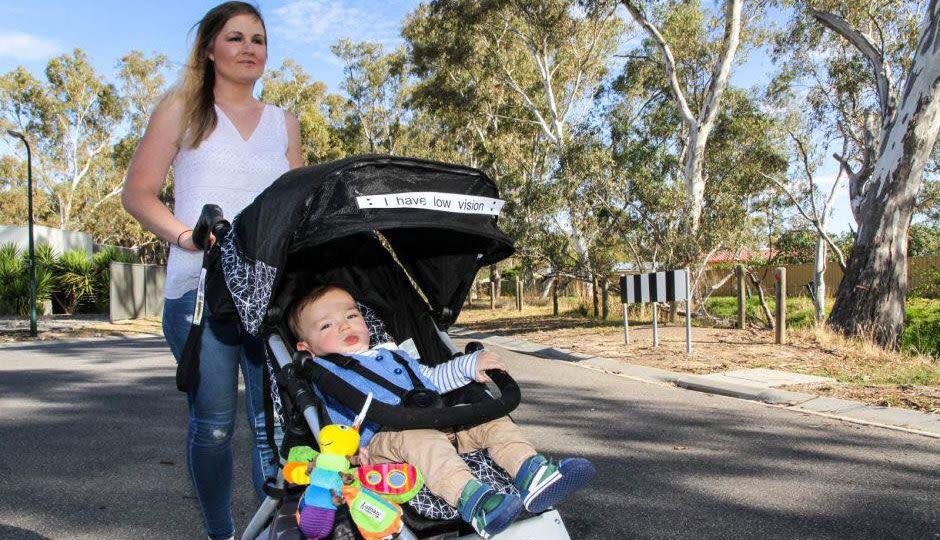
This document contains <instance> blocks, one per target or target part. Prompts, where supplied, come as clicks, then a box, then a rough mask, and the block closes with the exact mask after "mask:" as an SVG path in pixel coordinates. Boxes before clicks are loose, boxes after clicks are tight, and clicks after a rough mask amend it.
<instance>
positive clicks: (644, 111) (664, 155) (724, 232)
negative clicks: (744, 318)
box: [608, 2, 786, 292]
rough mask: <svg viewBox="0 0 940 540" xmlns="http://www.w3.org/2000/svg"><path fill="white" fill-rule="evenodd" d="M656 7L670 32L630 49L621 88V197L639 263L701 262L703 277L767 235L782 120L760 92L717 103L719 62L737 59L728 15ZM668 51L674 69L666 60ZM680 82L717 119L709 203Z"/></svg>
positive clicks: (614, 130) (613, 126) (780, 164)
mask: <svg viewBox="0 0 940 540" xmlns="http://www.w3.org/2000/svg"><path fill="white" fill-rule="evenodd" d="M653 13H654V14H655V19H656V20H657V21H659V22H657V26H653V25H652V23H651V22H648V24H649V27H650V28H651V29H655V30H656V32H657V34H658V35H659V36H660V39H647V40H644V41H642V42H641V43H639V44H638V45H637V46H636V47H634V48H633V49H632V50H630V51H628V52H627V53H626V54H625V55H624V56H625V58H626V63H625V64H624V67H623V72H622V74H621V76H620V77H619V78H618V79H617V80H616V81H615V82H614V84H613V85H612V86H611V94H612V97H613V103H612V107H611V110H610V112H609V114H608V119H609V122H610V130H611V135H612V140H613V144H614V148H615V157H616V161H617V163H618V165H619V166H620V167H621V170H622V172H621V173H620V174H621V176H622V177H623V178H624V179H629V184H628V185H625V186H624V194H623V197H622V199H621V201H622V202H620V203H619V205H620V206H621V207H623V208H624V210H625V211H626V212H627V213H628V214H629V217H630V218H629V219H628V220H625V221H624V223H625V224H626V225H628V226H629V227H628V228H627V230H626V231H625V233H624V234H625V236H626V238H627V247H628V249H629V252H630V254H631V255H632V256H633V258H634V259H635V261H636V263H637V264H638V265H640V264H648V263H652V265H653V266H660V267H661V266H669V267H674V268H675V267H683V266H688V267H691V268H692V269H693V284H695V285H697V284H698V283H699V282H700V279H701V277H702V276H703V271H704V268H705V261H707V260H708V259H709V258H710V257H711V255H712V254H713V253H714V252H716V251H718V250H719V249H734V248H737V247H740V246H743V245H749V246H750V245H752V244H754V243H756V242H757V234H758V233H757V231H756V229H755V228H756V227H758V226H759V225H761V224H762V223H763V222H762V221H761V218H760V214H759V213H758V212H756V211H755V210H756V209H758V208H759V207H761V205H762V204H763V202H762V201H763V198H764V194H763V192H764V190H765V188H766V187H767V185H768V184H769V182H768V181H767V179H766V178H764V177H763V176H762V173H776V172H778V171H781V170H785V165H786V160H785V156H784V155H783V153H782V151H781V150H782V149H781V148H779V146H778V145H777V144H776V142H775V141H774V140H773V139H772V137H771V135H772V133H773V132H774V131H775V129H776V127H775V126H776V123H777V120H776V118H774V117H773V116H772V115H771V114H768V113H767V112H765V111H763V110H761V108H760V107H759V104H758V102H757V98H756V96H754V95H750V94H749V93H747V92H745V91H742V90H740V89H736V88H734V87H726V88H724V89H722V90H721V92H720V106H719V104H718V103H716V99H717V98H716V96H717V94H718V92H717V89H716V84H717V80H716V73H715V71H716V62H719V60H722V59H727V53H728V51H727V47H726V45H725V43H724V42H723V41H721V40H719V39H717V38H716V37H715V35H716V33H717V28H719V27H724V31H729V29H728V25H727V21H725V22H724V24H719V23H720V21H719V19H718V18H716V17H710V16H709V14H708V12H707V11H706V10H704V9H703V8H702V7H701V6H700V5H699V4H698V3H696V2H670V3H662V4H657V5H656V9H655V10H654V11H653ZM718 35H723V34H718ZM760 37H761V35H760V34H759V33H758V32H756V31H750V32H748V33H747V34H746V35H745V39H744V40H743V41H744V43H745V44H746V45H747V48H750V47H752V46H754V45H756V44H758V43H759V42H760ZM663 44H665V45H666V47H665V49H664V47H663ZM747 48H744V49H742V50H745V51H746V50H747ZM664 50H666V51H668V53H669V58H670V61H669V65H670V66H671V67H670V69H669V70H666V69H664V68H663V66H664V64H663V60H662V57H663V51H664ZM739 58H740V57H739ZM719 64H720V62H719ZM720 71H721V70H719V72H720ZM719 75H720V73H719ZM677 85H678V86H677ZM677 88H678V89H679V90H680V91H681V92H682V95H683V96H685V101H686V105H687V107H688V108H689V110H696V109H698V110H699V111H700V115H701V117H702V118H703V119H705V120H708V122H707V123H708V126H707V129H706V132H707V135H708V138H707V140H708V152H707V153H706V154H701V156H700V157H701V158H702V160H703V161H702V165H701V166H702V170H701V175H700V179H701V180H702V182H701V183H700V184H698V185H699V188H700V189H701V190H702V191H701V194H700V195H698V196H696V197H699V196H700V197H701V199H700V202H694V201H693V200H692V199H691V198H690V193H691V192H690V190H689V187H690V183H689V182H688V177H687V175H686V172H688V171H689V167H688V165H689V151H690V148H691V146H690V133H691V132H690V127H689V123H688V118H689V117H688V114H686V113H687V111H683V110H682V107H681V106H679V105H677V101H676V95H677V94H676V91H677ZM709 103H711V104H712V105H711V106H710V107H714V108H710V107H709V106H707V104H709ZM708 111H712V112H708ZM712 114H713V115H714V116H713V117H712V116H711V115H712ZM696 122H698V121H697V120H696ZM698 140H699V142H702V139H698ZM699 188H696V189H699ZM694 206H698V210H697V212H698V214H699V217H698V219H697V221H698V224H697V225H695V222H696V220H695V219H693V216H692V213H693V212H692V209H693V207H694ZM696 290H697V291H699V292H700V291H701V290H700V289H698V288H697V289H696Z"/></svg>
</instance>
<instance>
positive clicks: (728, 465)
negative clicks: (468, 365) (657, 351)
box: [0, 338, 940, 540]
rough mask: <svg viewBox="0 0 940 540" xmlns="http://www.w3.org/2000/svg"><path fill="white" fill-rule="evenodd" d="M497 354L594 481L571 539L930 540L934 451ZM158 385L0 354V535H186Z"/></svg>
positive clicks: (546, 435) (105, 358)
mask: <svg viewBox="0 0 940 540" xmlns="http://www.w3.org/2000/svg"><path fill="white" fill-rule="evenodd" d="M506 358H507V361H508V364H509V366H510V371H511V372H512V373H513V375H514V376H515V377H516V379H517V380H518V381H519V382H520V385H521V386H522V389H523V404H522V406H521V407H520V408H519V410H518V411H517V412H516V413H515V414H514V418H515V419H516V421H517V422H519V423H520V424H522V425H523V426H524V427H525V430H526V432H527V433H528V434H529V436H530V438H531V439H532V441H533V442H534V443H535V445H536V446H537V447H538V448H540V449H541V450H543V451H544V452H546V453H549V454H551V455H555V456H565V455H581V456H585V457H588V458H590V459H591V460H593V461H594V463H595V464H596V466H597V468H598V473H599V474H598V477H597V478H596V480H595V481H594V483H593V485H592V486H591V488H590V489H589V490H585V491H584V492H582V493H579V494H577V495H576V496H573V497H572V498H571V499H569V500H568V501H566V502H565V503H564V504H562V505H561V507H560V511H561V513H562V515H563V516H564V518H565V521H566V524H567V525H568V528H569V531H570V533H571V536H572V538H575V539H613V538H689V539H696V540H699V539H703V538H787V539H789V538H807V539H809V538H813V539H824V538H879V539H880V538H905V539H908V538H925V539H935V538H940V472H938V471H940V440H937V439H930V438H926V437H922V436H918V435H912V434H907V433H901V432H896V431H889V430H886V429H881V428H876V427H869V426H861V425H855V424H849V423H845V422H841V421H838V420H833V419H828V418H823V417H818V416H810V415H805V414H801V413H795V412H793V411H786V410H781V409H778V408H774V407H770V406H767V405H762V404H758V403H755V402H749V401H741V400H736V399H732V398H724V397H719V396H711V395H707V394H701V393H696V392H691V391H687V390H681V389H677V388H673V387H667V386H660V385H655V384H649V383H642V382H637V381H634V380H630V379H625V378H621V377H617V376H614V375H610V374H606V373H601V372H598V371H594V370H589V369H584V368H581V367H578V366H576V365H573V364H570V363H565V362H559V361H552V360H545V359H539V358H534V357H531V356H526V355H522V354H513V353H506ZM173 376H174V365H173V361H172V358H171V356H170V354H169V352H168V350H167V349H166V347H165V345H164V343H163V342H162V340H160V339H157V338H128V339H121V338H117V339H107V340H84V341H81V340H73V341H60V342H44V343H28V344H13V345H5V346H3V347H0V539H23V540H39V539H43V538H50V539H70V540H86V539H87V540H91V539H96V540H111V539H113V540H119V539H120V540H125V539H130V538H144V539H146V538H155V539H156V538H160V539H166V538H170V539H174V538H179V539H188V538H204V536H203V535H202V534H201V525H200V517H199V513H198V510H197V507H196V501H195V499H194V498H193V497H192V492H191V488H190V486H189V480H188V478H187V477H186V465H185V457H184V448H183V440H184V434H185V418H186V412H185V399H184V396H183V395H182V394H180V393H179V392H177V391H176V389H175V386H174V382H173ZM235 441H236V442H235V444H236V450H235V451H236V456H243V459H241V460H239V461H238V462H239V464H240V465H241V467H240V468H239V469H238V470H236V471H235V475H236V479H235V480H236V485H237V486H238V492H237V493H236V498H235V512H236V517H237V520H238V522H239V524H240V525H244V524H245V523H246V522H247V520H248V518H249V517H250V516H251V514H252V513H253V511H254V507H255V504H256V502H255V501H254V495H253V494H252V492H251V489H250V486H249V484H250V483H249V480H248V471H247V463H248V438H247V426H246V425H245V424H244V422H243V421H242V422H239V425H238V428H237V430H236V435H235Z"/></svg>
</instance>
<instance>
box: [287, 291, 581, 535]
mask: <svg viewBox="0 0 940 540" xmlns="http://www.w3.org/2000/svg"><path fill="white" fill-rule="evenodd" d="M289 323H290V326H291V330H292V331H293V332H294V335H295V336H296V337H297V339H298V342H297V349H298V350H304V351H309V352H310V353H311V354H313V355H314V356H316V357H318V358H317V359H316V360H315V361H316V362H317V363H319V364H320V365H322V366H324V367H326V368H328V369H330V368H332V369H335V365H334V364H332V363H330V362H328V361H326V360H323V359H322V358H319V357H322V356H326V355H329V354H331V353H338V354H342V355H346V356H351V357H354V358H355V359H356V360H358V361H359V362H360V364H361V365H362V366H364V367H366V368H368V369H369V370H370V371H372V372H374V373H377V374H378V375H380V376H381V377H382V378H383V379H386V380H387V381H389V382H391V383H393V385H394V386H397V387H399V388H402V389H405V390H410V389H412V388H414V387H415V386H416V384H415V383H414V381H415V380H417V381H420V384H421V385H423V386H424V387H425V388H427V389H429V390H433V391H437V392H439V393H441V394H443V393H446V392H449V391H451V390H454V389H456V388H459V387H461V386H464V385H466V384H468V383H470V382H471V381H478V382H489V378H488V377H487V376H486V375H485V374H484V372H485V371H486V370H488V369H501V370H505V366H504V364H503V362H502V360H501V359H500V358H499V357H497V356H496V355H495V354H494V353H492V352H489V351H477V352H475V353H472V354H469V355H464V356H460V357H457V358H455V359H453V360H450V361H448V362H445V363H443V364H441V365H438V366H435V367H433V368H431V367H427V366H424V365H421V364H419V363H418V362H417V361H416V360H415V359H414V358H412V357H411V356H410V355H408V354H407V353H406V352H404V351H403V350H400V349H398V347H397V346H395V344H394V343H389V344H381V345H378V346H376V347H373V348H371V349H370V348H369V329H368V328H367V327H366V323H365V321H364V320H363V317H362V313H360V312H359V309H358V308H357V306H356V301H355V300H354V299H353V297H352V296H351V295H350V294H349V293H348V292H346V291H345V290H343V289H342V288H340V287H336V286H332V285H326V286H320V287H316V288H314V289H313V290H311V291H310V292H309V293H307V295H305V296H304V297H303V298H301V299H299V300H298V301H297V302H296V303H295V305H294V306H293V308H292V309H291V312H290V319H289ZM342 374H343V376H344V377H347V379H352V378H358V380H357V383H358V384H355V386H357V387H358V388H359V389H363V388H368V391H371V392H373V393H374V395H375V398H376V399H380V400H381V401H385V402H388V403H396V402H398V400H399V398H398V397H397V396H395V395H394V394H392V393H391V392H389V390H388V389H386V388H384V387H383V386H382V385H379V384H377V383H375V382H373V381H370V380H369V379H367V378H365V377H361V376H360V375H358V374H356V373H353V372H345V373H342ZM324 402H325V404H326V408H327V411H328V414H329V416H330V419H331V421H332V422H334V423H339V424H346V425H351V424H352V422H353V419H354V417H355V412H354V411H351V410H349V409H348V408H346V407H345V406H343V405H342V404H340V403H339V402H338V401H336V400H334V399H332V398H330V397H326V398H325V399H324ZM380 428H381V426H379V425H377V424H375V423H372V422H365V423H364V424H363V425H362V426H361V428H360V435H361V442H360V444H361V448H360V460H361V461H363V462H364V463H373V464H374V463H386V462H407V463H411V464H412V465H414V466H416V467H418V469H420V470H421V471H422V472H423V473H424V478H425V485H427V487H428V489H429V490H430V491H431V492H432V493H434V494H435V495H437V496H439V497H441V498H442V499H444V500H445V501H447V503H448V504H450V505H452V506H454V507H455V508H457V511H458V512H459V513H460V516H461V518H462V519H463V520H464V521H466V522H468V523H469V524H470V525H471V526H472V527H473V528H474V530H475V531H477V533H478V534H479V535H480V536H482V537H484V538H487V537H489V536H491V535H494V534H496V533H498V532H500V531H502V530H504V529H505V528H506V527H508V526H509V525H510V524H511V523H512V522H513V520H515V519H516V517H517V516H518V515H519V513H520V512H521V511H522V509H523V508H525V509H526V510H527V511H529V512H532V513H538V512H542V511H544V510H546V509H547V508H549V507H551V506H554V505H555V504H557V503H558V502H560V501H561V500H562V499H564V498H565V497H566V496H568V495H569V494H570V493H572V492H574V491H576V490H578V489H580V488H582V487H584V486H585V485H586V484H587V483H588V482H589V481H590V479H591V478H592V477H593V476H594V472H595V471H594V466H593V465H592V464H591V463H590V462H589V461H588V460H586V459H583V458H568V459H562V460H561V461H555V460H550V459H547V458H546V457H545V456H543V455H541V454H539V453H538V452H536V450H535V448H533V446H532V445H531V444H530V443H529V442H528V441H527V440H526V439H525V437H524V436H523V435H522V432H521V430H520V429H519V428H518V427H517V426H516V425H515V424H514V423H513V422H512V421H511V420H510V419H509V418H508V417H505V416H504V417H502V418H497V419H496V420H492V421H490V422H486V423H484V424H480V425H477V426H474V427H471V428H467V429H463V430H460V431H457V432H456V442H457V448H456V449H455V448H454V445H453V444H452V443H451V440H450V439H449V438H448V435H447V434H446V433H444V432H443V431H439V430H434V429H411V430H403V431H379V430H380ZM479 449H486V450H487V451H488V452H489V454H490V456H491V457H492V458H493V460H494V461H495V462H496V464H498V465H499V466H500V467H502V468H503V469H505V470H506V471H507V472H508V473H509V474H510V475H512V477H513V478H514V480H513V482H514V484H515V486H516V487H517V488H518V489H519V492H520V494H521V496H520V495H504V494H501V493H498V492H497V491H496V490H494V489H493V488H492V487H491V486H489V485H486V484H483V483H481V482H480V481H479V480H477V479H476V478H475V477H474V476H473V474H472V473H471V471H470V468H469V467H467V465H466V463H464V461H463V460H462V459H461V458H460V456H458V452H459V453H467V452H472V451H474V450H479Z"/></svg>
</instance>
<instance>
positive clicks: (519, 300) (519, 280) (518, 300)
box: [516, 276, 522, 311]
mask: <svg viewBox="0 0 940 540" xmlns="http://www.w3.org/2000/svg"><path fill="white" fill-rule="evenodd" d="M516 309H517V310H519V311H522V278H521V277H519V276H516Z"/></svg>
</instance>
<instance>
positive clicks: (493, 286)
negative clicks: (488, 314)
mask: <svg viewBox="0 0 940 540" xmlns="http://www.w3.org/2000/svg"><path fill="white" fill-rule="evenodd" d="M490 309H491V310H495V309H496V283H495V282H494V281H493V280H492V279H490Z"/></svg>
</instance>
